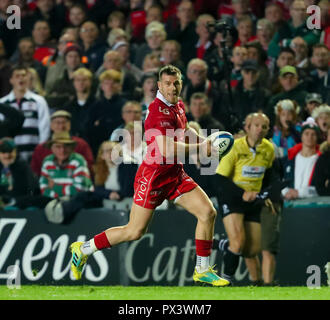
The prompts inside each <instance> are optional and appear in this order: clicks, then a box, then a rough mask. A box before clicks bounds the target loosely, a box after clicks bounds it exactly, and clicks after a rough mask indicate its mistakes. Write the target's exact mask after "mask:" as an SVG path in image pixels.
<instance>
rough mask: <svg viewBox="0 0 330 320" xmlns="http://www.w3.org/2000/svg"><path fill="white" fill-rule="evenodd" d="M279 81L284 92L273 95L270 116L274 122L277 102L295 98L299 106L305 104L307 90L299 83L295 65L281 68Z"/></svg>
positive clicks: (269, 105) (269, 110)
mask: <svg viewBox="0 0 330 320" xmlns="http://www.w3.org/2000/svg"><path fill="white" fill-rule="evenodd" d="M278 80H279V83H280V85H281V88H282V92H280V93H278V94H276V95H274V96H272V98H271V99H270V101H269V104H268V116H269V117H270V120H271V123H272V124H273V123H274V122H273V121H274V115H275V113H274V107H275V106H276V104H277V102H279V101H280V100H284V99H289V100H295V101H296V102H297V103H298V105H299V106H303V105H304V103H305V99H306V95H307V92H306V91H305V90H304V89H303V84H300V83H299V77H298V73H297V70H296V68H295V67H292V66H285V67H283V68H282V69H281V70H280V73H279V77H278Z"/></svg>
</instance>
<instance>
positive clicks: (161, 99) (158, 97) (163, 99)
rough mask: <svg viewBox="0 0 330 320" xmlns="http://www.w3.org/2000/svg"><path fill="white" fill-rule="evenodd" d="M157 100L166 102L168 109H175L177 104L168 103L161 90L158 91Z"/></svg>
mask: <svg viewBox="0 0 330 320" xmlns="http://www.w3.org/2000/svg"><path fill="white" fill-rule="evenodd" d="M156 98H157V99H159V100H160V101H162V102H164V103H165V104H166V105H167V106H168V107H174V106H175V104H173V103H171V102H169V101H167V100H166V99H165V97H164V96H163V95H162V94H161V92H160V91H159V90H157V95H156Z"/></svg>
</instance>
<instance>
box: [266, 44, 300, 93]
mask: <svg viewBox="0 0 330 320" xmlns="http://www.w3.org/2000/svg"><path fill="white" fill-rule="evenodd" d="M295 57H296V54H295V52H294V51H293V50H292V49H291V48H282V49H281V51H280V54H279V56H278V57H277V59H276V62H275V65H274V66H273V69H272V70H271V77H272V79H271V91H272V93H273V94H277V93H279V92H280V91H281V85H280V83H279V81H278V75H279V73H280V70H281V69H282V68H283V67H285V66H293V67H294V66H295V64H296V61H295V59H296V58H295ZM298 71H299V70H298Z"/></svg>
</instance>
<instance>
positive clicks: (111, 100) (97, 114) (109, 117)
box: [86, 70, 127, 156]
mask: <svg viewBox="0 0 330 320" xmlns="http://www.w3.org/2000/svg"><path fill="white" fill-rule="evenodd" d="M99 81H100V88H101V90H102V91H103V95H102V96H101V98H99V99H97V100H96V101H95V102H94V104H93V105H92V106H91V109H90V112H89V115H88V124H87V126H86V130H87V132H88V137H86V138H87V139H88V140H87V141H88V143H89V145H90V146H91V148H92V150H93V154H94V156H95V155H96V154H97V151H98V148H99V146H100V144H101V143H102V142H103V141H105V140H108V139H109V137H110V135H111V133H112V131H113V130H114V129H116V128H117V127H118V126H120V125H121V124H122V122H123V120H122V118H121V110H122V107H123V105H124V104H125V103H126V101H127V100H126V98H124V97H123V96H122V94H121V92H122V74H121V73H120V72H119V71H116V70H107V71H104V72H103V73H102V74H101V75H100V77H99Z"/></svg>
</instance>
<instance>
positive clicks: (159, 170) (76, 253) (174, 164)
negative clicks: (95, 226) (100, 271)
mask: <svg viewBox="0 0 330 320" xmlns="http://www.w3.org/2000/svg"><path fill="white" fill-rule="evenodd" d="M158 89H159V90H158V92H157V96H156V98H155V100H154V101H153V102H152V103H151V104H150V105H149V108H148V113H147V117H146V120H145V136H146V142H147V145H148V147H147V154H146V156H145V159H144V161H143V163H142V164H141V165H140V167H139V169H138V172H137V174H136V177H135V181H134V201H133V205H132V208H131V212H130V218H129V222H128V224H127V225H124V226H120V227H113V228H109V229H107V230H105V231H104V232H102V233H100V234H98V235H96V236H94V237H93V238H92V239H90V240H89V241H86V242H84V243H83V242H74V243H73V244H71V246H70V249H71V252H72V263H71V270H72V272H73V275H74V277H75V278H76V279H80V278H81V274H82V271H83V266H84V264H85V263H86V261H87V258H88V256H90V255H91V254H93V253H94V252H96V251H98V250H102V249H104V248H111V247H113V246H115V245H117V244H119V243H122V242H125V241H133V240H137V239H140V238H141V237H142V236H143V235H144V234H145V232H146V231H147V228H148V225H149V223H150V221H151V218H152V216H153V212H154V210H155V208H156V207H157V206H159V205H160V204H161V203H162V202H163V201H164V200H165V199H169V200H174V202H175V203H176V204H177V205H179V206H181V207H183V208H184V209H185V210H187V211H188V212H190V213H191V214H193V215H194V216H195V217H196V218H197V225H196V230H195V244H196V255H197V259H196V267H195V270H194V275H193V279H194V281H195V282H201V283H206V284H209V285H213V286H220V287H221V286H227V285H229V282H228V281H227V280H225V279H222V278H220V277H219V276H218V275H217V274H216V271H215V270H214V269H213V268H212V267H211V266H210V254H211V250H212V243H213V233H214V223H215V218H216V210H215V209H214V207H213V204H212V202H211V200H210V199H209V198H208V196H207V195H206V193H205V192H204V191H203V190H202V189H201V188H200V187H199V186H198V185H197V183H196V182H195V181H193V180H192V179H191V178H190V177H189V176H188V175H187V174H186V173H185V172H184V170H183V165H182V163H180V161H178V158H181V159H182V155H187V154H188V153H189V152H195V153H197V154H201V155H202V156H210V155H211V154H212V153H213V152H215V153H217V152H218V150H216V149H215V148H214V147H212V146H211V143H210V141H209V140H207V139H205V138H202V137H199V136H197V133H196V132H195V131H194V130H191V129H190V128H189V126H188V124H187V119H186V115H185V108H184V104H183V102H182V100H180V99H179V96H180V92H181V90H182V80H181V72H180V70H179V69H178V68H176V67H174V66H172V65H167V66H164V67H163V68H162V69H161V70H160V71H159V81H158ZM188 131H189V135H190V136H191V137H193V136H194V137H195V138H196V139H195V141H197V143H186V141H185V135H187V133H188ZM174 132H175V134H174ZM173 160H174V161H173Z"/></svg>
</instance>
